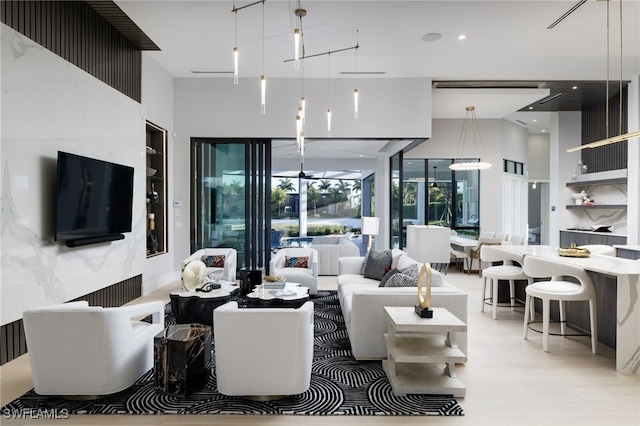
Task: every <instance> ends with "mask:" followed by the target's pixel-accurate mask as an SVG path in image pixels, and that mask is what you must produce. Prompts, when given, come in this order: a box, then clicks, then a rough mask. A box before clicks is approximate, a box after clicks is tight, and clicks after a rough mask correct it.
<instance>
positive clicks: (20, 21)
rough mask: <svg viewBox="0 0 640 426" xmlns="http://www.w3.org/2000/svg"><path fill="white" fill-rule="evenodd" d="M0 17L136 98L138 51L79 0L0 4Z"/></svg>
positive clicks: (138, 98)
mask: <svg viewBox="0 0 640 426" xmlns="http://www.w3.org/2000/svg"><path fill="white" fill-rule="evenodd" d="M0 4H1V6H0V7H1V9H0V19H1V20H2V22H3V23H4V24H6V25H8V26H10V27H11V28H13V29H14V30H16V31H18V32H20V33H22V34H24V35H25V36H27V37H29V38H30V39H32V40H33V41H35V42H36V43H38V44H40V45H42V46H44V47H46V48H47V49H49V50H50V51H52V52H53V53H55V54H56V55H58V56H60V57H62V58H64V59H66V60H67V61H69V62H71V63H72V64H74V65H76V66H77V67H79V68H81V69H83V70H84V71H86V72H88V73H89V74H91V75H93V76H94V77H96V78H98V79H100V80H101V81H103V82H104V83H106V84H108V85H110V86H111V87H113V88H114V89H116V90H118V91H120V92H122V93H124V94H125V95H127V96H129V97H130V98H131V99H133V100H135V101H137V102H140V96H141V61H142V58H141V53H140V49H139V48H138V47H136V46H135V45H134V44H133V43H132V42H131V41H129V40H128V39H127V38H126V37H125V36H124V35H122V34H121V33H120V32H118V30H116V29H115V28H114V27H113V26H112V25H111V24H110V23H108V22H107V21H106V20H105V19H104V18H103V17H102V16H100V15H99V14H98V13H97V12H96V11H95V10H94V9H93V8H92V7H91V6H89V5H88V4H87V3H85V2H84V1H22V0H20V1H8V0H3V1H2V2H0Z"/></svg>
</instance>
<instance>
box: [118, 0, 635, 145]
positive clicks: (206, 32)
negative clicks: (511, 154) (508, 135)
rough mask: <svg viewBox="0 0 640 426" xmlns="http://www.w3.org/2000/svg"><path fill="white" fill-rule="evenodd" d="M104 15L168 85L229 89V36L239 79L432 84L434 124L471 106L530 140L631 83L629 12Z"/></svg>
mask: <svg viewBox="0 0 640 426" xmlns="http://www.w3.org/2000/svg"><path fill="white" fill-rule="evenodd" d="M115 3H116V4H117V5H118V6H119V7H120V8H121V9H122V11H124V13H126V15H128V16H129V18H131V19H132V20H133V22H135V24H137V26H138V27H139V28H140V29H141V30H142V31H143V32H144V33H145V34H146V35H147V36H148V37H149V38H150V39H151V40H152V41H153V42H154V43H155V44H156V45H157V47H158V48H159V49H160V50H158V51H153V50H152V51H149V52H147V54H148V55H150V56H151V57H152V58H153V59H154V60H155V61H156V62H158V63H159V64H160V65H161V66H162V67H164V68H165V69H166V70H167V72H168V73H169V74H171V75H172V76H174V77H177V78H225V79H229V84H232V79H233V76H232V73H231V72H232V70H233V60H232V49H233V46H234V44H236V42H235V37H236V36H235V34H237V46H238V47H239V51H240V76H241V78H256V79H258V78H259V76H260V75H261V74H262V73H263V72H264V73H265V74H266V75H267V77H268V78H279V77H281V78H295V77H301V76H302V75H303V76H304V78H327V77H328V76H329V75H330V76H331V78H332V79H333V78H355V77H356V75H355V74H354V73H355V72H356V71H357V73H358V74H357V78H362V79H364V78H373V79H384V78H431V79H432V80H433V82H434V91H433V117H434V118H462V117H463V116H464V112H465V107H466V106H467V105H474V106H475V107H476V112H477V116H478V118H506V119H510V120H512V121H516V120H518V121H517V122H518V123H519V124H520V125H524V126H526V127H527V128H528V129H529V131H530V132H531V133H538V132H541V131H543V126H546V125H547V124H545V123H548V117H549V112H550V111H558V110H577V109H580V107H581V106H582V105H584V104H589V103H593V102H594V101H597V102H603V101H604V99H605V93H606V91H605V89H604V87H605V86H606V85H605V84H604V83H605V82H606V81H607V80H609V81H610V82H612V81H615V82H618V81H619V80H624V81H627V80H629V79H631V78H632V77H634V76H637V75H640V0H625V1H622V2H620V1H618V0H611V1H610V2H608V1H604V0H587V1H584V0H582V1H577V0H569V1H563V0H547V1H525V0H509V1H507V0H504V1H481V0H470V1H456V0H446V1H431V0H422V1H418V0H416V1H390V0H387V1H379V0H378V1H376V0H374V1H371V0H352V1H331V0H322V1H291V0H267V1H265V2H264V3H257V4H255V5H253V6H249V7H246V8H244V9H241V10H239V11H238V12H237V13H233V12H232V9H233V7H234V5H235V6H236V7H238V8H240V7H242V6H246V5H249V4H250V3H252V0H250V1H236V2H233V1H211V0H207V1H204V0H194V1H192V0H175V1H168V0H116V1H115ZM607 4H609V8H610V19H609V23H607ZM620 4H622V11H623V14H622V27H621V25H620V20H621V19H620V14H619V10H620ZM296 9H305V10H306V16H304V18H302V33H303V40H304V47H305V55H306V56H308V58H307V59H305V60H303V61H302V67H301V68H302V72H301V71H296V70H294V66H293V63H292V62H287V60H290V59H292V58H293V37H292V34H293V30H294V28H296V25H298V26H300V21H299V18H297V16H296V14H295V10H296ZM567 12H568V13H567ZM263 13H264V19H263ZM563 15H566V17H565V18H564V19H560V21H559V22H557V23H556V25H554V26H553V27H552V28H548V27H550V26H552V24H553V23H554V22H555V21H556V20H558V19H559V18H561V17H562V16H563ZM236 19H237V26H236V24H235V23H236ZM263 22H264V25H263ZM236 28H237V29H236ZM621 28H622V35H623V42H622V46H623V51H622V56H621V51H620V32H621ZM434 34H439V36H437V35H434ZM461 34H465V35H466V39H464V40H460V39H459V38H458V37H459V35H461ZM607 38H609V47H608V48H607ZM432 39H436V40H433V41H431V40H432ZM425 40H426V41H425ZM356 43H357V44H358V46H359V48H358V49H349V50H345V51H343V52H336V53H333V54H332V55H330V56H329V55H323V54H322V53H325V52H329V51H336V50H340V49H348V48H349V47H354V46H355V45H356ZM356 53H357V55H356ZM316 54H320V55H319V56H315V57H312V56H313V55H316ZM329 57H330V60H329ZM263 58H264V60H263ZM607 63H608V64H609V65H608V66H607ZM607 68H608V70H607ZM608 73H609V77H607V75H608ZM450 86H452V87H450ZM574 86H575V87H576V88H574ZM617 87H618V84H612V89H611V90H610V92H611V94H613V93H615V92H617ZM558 93H563V95H562V96H559V97H558V98H557V99H555V100H553V101H551V102H546V103H542V104H540V103H539V102H540V101H541V100H542V99H547V98H548V97H549V96H555V95H557V94H558ZM529 106H531V107H533V109H532V110H530V109H529ZM534 120H538V121H537V122H536V121H534ZM523 123H524V124H523Z"/></svg>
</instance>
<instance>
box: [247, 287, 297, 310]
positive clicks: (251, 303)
mask: <svg viewBox="0 0 640 426" xmlns="http://www.w3.org/2000/svg"><path fill="white" fill-rule="evenodd" d="M307 300H309V288H308V287H302V286H300V284H298V283H290V282H287V283H285V285H284V288H282V289H268V288H264V284H261V285H258V286H256V288H254V289H253V291H252V292H251V293H249V294H247V307H248V308H299V307H300V306H302V305H304V303H305V302H306V301H307Z"/></svg>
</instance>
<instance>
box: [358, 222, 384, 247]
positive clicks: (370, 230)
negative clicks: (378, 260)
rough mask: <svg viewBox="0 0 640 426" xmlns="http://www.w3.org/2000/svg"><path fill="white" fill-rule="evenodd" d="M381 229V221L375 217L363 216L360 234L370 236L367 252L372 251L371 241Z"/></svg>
mask: <svg viewBox="0 0 640 426" xmlns="http://www.w3.org/2000/svg"><path fill="white" fill-rule="evenodd" d="M379 227H380V219H379V218H377V217H375V216H362V223H361V227H360V232H361V233H362V235H368V236H369V240H368V242H367V251H369V250H371V240H372V236H373V235H378V229H379Z"/></svg>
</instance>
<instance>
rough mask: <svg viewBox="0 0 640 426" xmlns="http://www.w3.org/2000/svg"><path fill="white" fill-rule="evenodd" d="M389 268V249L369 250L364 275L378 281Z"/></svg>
mask: <svg viewBox="0 0 640 426" xmlns="http://www.w3.org/2000/svg"><path fill="white" fill-rule="evenodd" d="M390 269H391V250H389V249H387V250H383V251H375V250H370V251H369V255H368V257H367V259H366V262H365V265H364V274H363V275H364V277H365V278H371V279H374V280H378V281H380V280H381V279H382V277H384V274H386V273H387V272H388V271H389V270H390Z"/></svg>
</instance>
